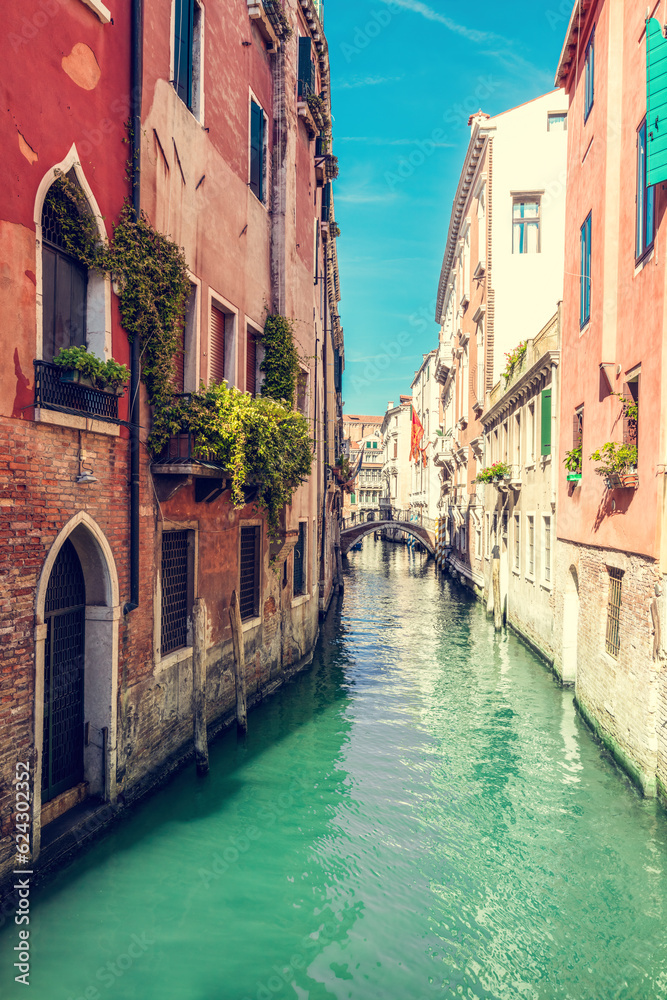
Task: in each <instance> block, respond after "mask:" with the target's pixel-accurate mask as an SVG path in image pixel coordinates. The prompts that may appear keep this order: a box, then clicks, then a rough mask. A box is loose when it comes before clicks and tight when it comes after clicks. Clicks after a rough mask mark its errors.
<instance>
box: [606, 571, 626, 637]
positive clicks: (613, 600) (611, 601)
mask: <svg viewBox="0 0 667 1000" xmlns="http://www.w3.org/2000/svg"><path fill="white" fill-rule="evenodd" d="M608 572H609V597H608V599H607V634H606V636H605V649H606V650H607V652H608V653H609V655H610V656H614V657H617V656H618V654H619V651H620V649H621V585H622V582H623V571H622V570H620V569H613V568H612V567H608Z"/></svg>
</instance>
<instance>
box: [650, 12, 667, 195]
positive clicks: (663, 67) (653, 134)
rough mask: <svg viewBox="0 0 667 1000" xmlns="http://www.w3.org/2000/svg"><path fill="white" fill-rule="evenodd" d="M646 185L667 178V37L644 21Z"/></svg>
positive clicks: (654, 21)
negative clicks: (666, 38)
mask: <svg viewBox="0 0 667 1000" xmlns="http://www.w3.org/2000/svg"><path fill="white" fill-rule="evenodd" d="M646 133H647V135H646V140H647V142H646V146H647V157H648V169H647V177H646V185H647V187H651V186H652V185H653V184H659V183H660V182H661V181H667V40H665V38H664V37H663V34H662V25H661V24H660V22H659V21H658V20H657V19H656V18H655V17H652V18H650V19H649V20H648V21H647V22H646Z"/></svg>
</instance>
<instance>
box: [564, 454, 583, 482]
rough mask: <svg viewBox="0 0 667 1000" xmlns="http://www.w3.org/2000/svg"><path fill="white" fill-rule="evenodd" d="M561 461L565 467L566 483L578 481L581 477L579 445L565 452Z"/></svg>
mask: <svg viewBox="0 0 667 1000" xmlns="http://www.w3.org/2000/svg"><path fill="white" fill-rule="evenodd" d="M563 461H564V463H565V468H566V469H567V481H568V483H578V482H579V481H580V479H581V445H579V447H578V448H573V449H572V450H571V451H567V452H565V458H564V459H563Z"/></svg>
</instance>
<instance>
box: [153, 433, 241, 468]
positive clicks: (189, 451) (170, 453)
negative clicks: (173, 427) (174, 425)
mask: <svg viewBox="0 0 667 1000" xmlns="http://www.w3.org/2000/svg"><path fill="white" fill-rule="evenodd" d="M194 446H195V437H194V434H191V433H190V431H182V432H181V433H180V434H174V435H173V437H170V438H169V440H168V441H167V443H166V445H165V446H164V448H163V449H162V451H161V452H160V455H159V456H158V458H156V459H155V460H154V461H153V463H152V465H151V471H152V472H153V475H158V476H203V477H204V478H210V479H219V478H221V476H222V475H223V473H226V469H225V466H224V465H222V464H221V463H219V462H215V461H212V460H211V459H203V458H198V457H196V456H195V454H194Z"/></svg>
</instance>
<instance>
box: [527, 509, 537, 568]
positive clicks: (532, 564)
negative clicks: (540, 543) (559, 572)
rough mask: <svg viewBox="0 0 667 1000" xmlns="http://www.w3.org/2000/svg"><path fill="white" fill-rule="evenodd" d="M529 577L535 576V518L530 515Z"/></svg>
mask: <svg viewBox="0 0 667 1000" xmlns="http://www.w3.org/2000/svg"><path fill="white" fill-rule="evenodd" d="M528 576H531V577H532V576H535V518H534V517H533V515H532V514H528Z"/></svg>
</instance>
